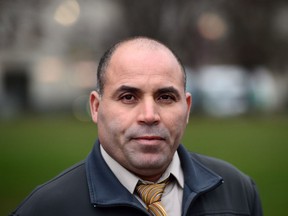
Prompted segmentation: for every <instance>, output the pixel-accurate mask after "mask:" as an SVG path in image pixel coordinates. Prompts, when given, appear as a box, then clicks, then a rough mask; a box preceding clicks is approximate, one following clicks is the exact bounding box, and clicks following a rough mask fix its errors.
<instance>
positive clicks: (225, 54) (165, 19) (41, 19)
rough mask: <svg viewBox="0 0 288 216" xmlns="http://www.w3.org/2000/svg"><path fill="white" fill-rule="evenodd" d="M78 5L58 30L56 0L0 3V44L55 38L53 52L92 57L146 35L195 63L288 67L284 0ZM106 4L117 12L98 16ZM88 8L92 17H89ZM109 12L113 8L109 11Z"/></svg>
mask: <svg viewBox="0 0 288 216" xmlns="http://www.w3.org/2000/svg"><path fill="white" fill-rule="evenodd" d="M71 1H72V0H71ZM78 2H79V5H80V7H81V8H82V9H83V11H82V15H81V17H80V20H79V21H78V22H77V23H76V24H75V25H74V26H70V27H69V28H66V29H65V28H63V29H61V28H60V27H56V26H54V27H53V28H51V26H52V24H51V23H50V24H48V23H49V22H48V19H49V16H51V17H50V18H51V20H52V15H53V11H54V10H55V9H56V7H57V5H59V4H60V3H61V2H60V3H59V1H56V0H54V1H44V0H40V1H39V0H27V1H19V0H18V1H9V0H1V1H0V24H1V31H0V49H2V50H7V49H20V50H21V49H23V48H25V49H27V51H31V49H32V50H33V49H35V50H37V49H39V48H41V47H42V46H43V43H44V41H45V40H46V39H47V38H48V39H49V40H53V39H54V41H49V42H48V43H49V44H50V45H49V46H51V47H53V46H54V48H53V49H54V51H55V50H57V49H58V48H59V45H60V46H62V45H63V44H66V43H68V44H69V46H68V47H69V48H67V50H66V52H68V53H67V54H68V55H71V54H72V55H79V54H80V55H83V56H82V58H83V57H85V56H86V57H87V55H88V56H89V54H87V53H90V54H91V55H93V57H94V58H95V57H96V58H97V57H99V53H102V52H103V49H106V48H107V46H109V44H111V43H114V42H115V41H118V40H119V39H121V38H123V37H127V36H135V35H146V36H151V37H154V38H156V39H159V40H161V41H164V42H166V43H167V44H168V45H169V46H170V47H172V48H173V49H174V50H175V51H176V53H178V54H179V56H180V57H181V59H182V60H183V62H184V63H185V64H186V65H188V66H192V67H197V66H199V65H203V64H236V65H241V66H244V67H247V68H254V67H255V66H259V65H263V66H267V67H269V68H272V69H273V71H275V70H277V71H279V72H282V73H283V72H284V70H285V69H286V67H287V60H286V59H287V56H288V28H287V21H288V16H287V13H288V3H287V1H286V0H276V1H260V0H252V1H243V0H233V1H231V0H221V1H211V0H196V1H189V0H177V1H176V0H164V1H163V0H147V1H134V0H120V1H115V0H110V1H103V0H96V1H95V0H78ZM108 6H109V7H110V8H113V7H114V8H115V7H117V8H118V11H119V14H121V16H119V17H118V16H115V17H114V14H109V13H108V14H105V16H104V17H102V15H101V16H100V15H99V14H100V12H101V10H99V8H101V7H102V8H103V10H102V11H105V9H107V8H108ZM88 10H89V11H88ZM90 10H91V11H90ZM93 11H94V15H92V14H90V15H89V13H92V12H93ZM107 12H111V13H112V11H111V10H110V11H109V10H107ZM114 13H115V10H114ZM49 14H50V15H49ZM88 15H89V16H90V19H89V18H87V16H88ZM107 15H108V16H107ZM101 23H102V24H101ZM103 25H105V26H106V27H105V26H104V28H103ZM109 26H110V27H109ZM51 31H53V32H51ZM221 31H222V32H221ZM59 32H61V33H59ZM67 32H69V33H68V35H67V34H66V33H67ZM207 34H208V35H207ZM211 34H212V35H211ZM215 34H216V35H215ZM217 34H218V35H217ZM53 35H54V36H53ZM209 35H210V36H209ZM213 35H214V36H213ZM58 40H59V41H58ZM60 41H62V44H61V43H60ZM58 43H60V44H58ZM69 52H70V53H69ZM71 52H72V53H71ZM73 52H74V54H73Z"/></svg>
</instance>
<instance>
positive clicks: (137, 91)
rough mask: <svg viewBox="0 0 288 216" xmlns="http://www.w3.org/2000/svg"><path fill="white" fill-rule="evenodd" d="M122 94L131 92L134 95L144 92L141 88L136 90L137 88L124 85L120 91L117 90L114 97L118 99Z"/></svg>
mask: <svg viewBox="0 0 288 216" xmlns="http://www.w3.org/2000/svg"><path fill="white" fill-rule="evenodd" d="M121 92H131V93H134V94H139V93H141V92H142V91H141V90H140V89H139V88H136V87H132V86H127V85H122V86H120V87H119V88H118V89H116V91H115V92H114V94H113V97H116V96H117V95H118V94H120V93H121Z"/></svg>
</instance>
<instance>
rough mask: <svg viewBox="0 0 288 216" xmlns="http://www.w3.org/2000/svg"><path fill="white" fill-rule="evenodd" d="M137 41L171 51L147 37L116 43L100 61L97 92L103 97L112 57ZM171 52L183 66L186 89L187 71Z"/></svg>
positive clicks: (180, 63)
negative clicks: (121, 48)
mask: <svg viewBox="0 0 288 216" xmlns="http://www.w3.org/2000/svg"><path fill="white" fill-rule="evenodd" d="M133 40H135V42H137V41H138V42H140V44H141V43H144V44H145V43H150V45H151V46H163V47H165V48H167V49H169V48H168V47H167V46H165V45H164V44H162V43H161V42H159V41H157V40H154V39H153V40H152V39H149V38H145V37H135V38H129V39H126V40H123V41H120V42H118V43H115V44H114V45H113V46H111V47H110V48H109V49H108V50H107V51H106V52H105V53H104V54H103V56H102V58H101V59H100V61H99V65H98V69H97V85H96V88H97V92H98V93H99V94H100V95H102V94H103V89H104V84H105V72H106V69H107V66H108V64H109V62H110V60H111V56H112V55H113V54H114V52H115V50H116V49H117V48H118V47H119V46H121V45H122V44H125V43H126V42H128V41H133ZM170 52H171V53H172V54H173V55H174V56H175V58H176V59H177V61H178V63H179V65H180V66H181V69H182V72H183V82H184V88H185V89H186V71H185V68H184V66H183V64H182V62H181V61H180V59H179V58H178V56H177V55H176V54H175V53H174V52H173V51H172V50H170Z"/></svg>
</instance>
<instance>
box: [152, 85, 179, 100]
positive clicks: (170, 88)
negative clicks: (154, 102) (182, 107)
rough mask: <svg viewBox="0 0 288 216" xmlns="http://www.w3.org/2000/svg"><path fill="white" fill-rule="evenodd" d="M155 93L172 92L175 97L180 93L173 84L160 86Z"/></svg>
mask: <svg viewBox="0 0 288 216" xmlns="http://www.w3.org/2000/svg"><path fill="white" fill-rule="evenodd" d="M156 93H157V94H167V93H172V94H174V95H175V96H176V98H180V93H179V91H178V90H177V89H176V88H174V87H173V86H169V87H164V88H160V89H158V90H157V92H156Z"/></svg>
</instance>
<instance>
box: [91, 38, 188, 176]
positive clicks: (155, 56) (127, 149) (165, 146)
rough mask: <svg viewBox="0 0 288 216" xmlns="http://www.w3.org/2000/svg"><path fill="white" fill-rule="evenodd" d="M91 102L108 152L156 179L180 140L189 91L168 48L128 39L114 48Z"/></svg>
mask: <svg viewBox="0 0 288 216" xmlns="http://www.w3.org/2000/svg"><path fill="white" fill-rule="evenodd" d="M90 105H91V113H92V118H93V121H94V122H95V123H97V125H98V136H99V140H100V143H101V145H102V146H103V148H104V149H105V150H106V151H107V152H108V154H109V155H110V156H111V157H112V158H114V159H115V160H116V161H117V162H118V163H120V164H121V165H122V166H124V167H125V168H126V169H128V170H130V171H131V172H133V173H135V174H136V175H138V176H140V177H143V178H144V179H145V178H146V179H150V180H156V179H157V178H159V177H160V176H161V174H162V173H163V172H164V171H165V169H166V168H167V166H168V165H169V164H170V162H171V160H172V158H173V155H174V153H175V151H176V149H177V148H178V146H179V143H180V139H181V137H182V135H183V132H184V130H185V127H186V124H187V121H188V118H189V117H188V116H189V110H190V105H191V96H190V94H189V93H185V91H184V84H183V72H182V71H181V68H180V66H179V64H178V62H177V60H176V59H175V57H174V56H173V55H172V54H171V53H170V52H168V50H166V49H164V48H161V49H150V48H144V49H139V48H135V46H133V45H131V44H130V45H129V43H128V44H124V45H122V46H121V47H119V48H118V49H117V50H116V51H115V53H114V54H113V56H112V58H111V61H110V64H109V66H108V68H107V72H106V75H105V86H104V91H103V95H102V96H101V97H100V96H99V95H98V93H96V92H95V91H94V92H92V93H91V97H90Z"/></svg>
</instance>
